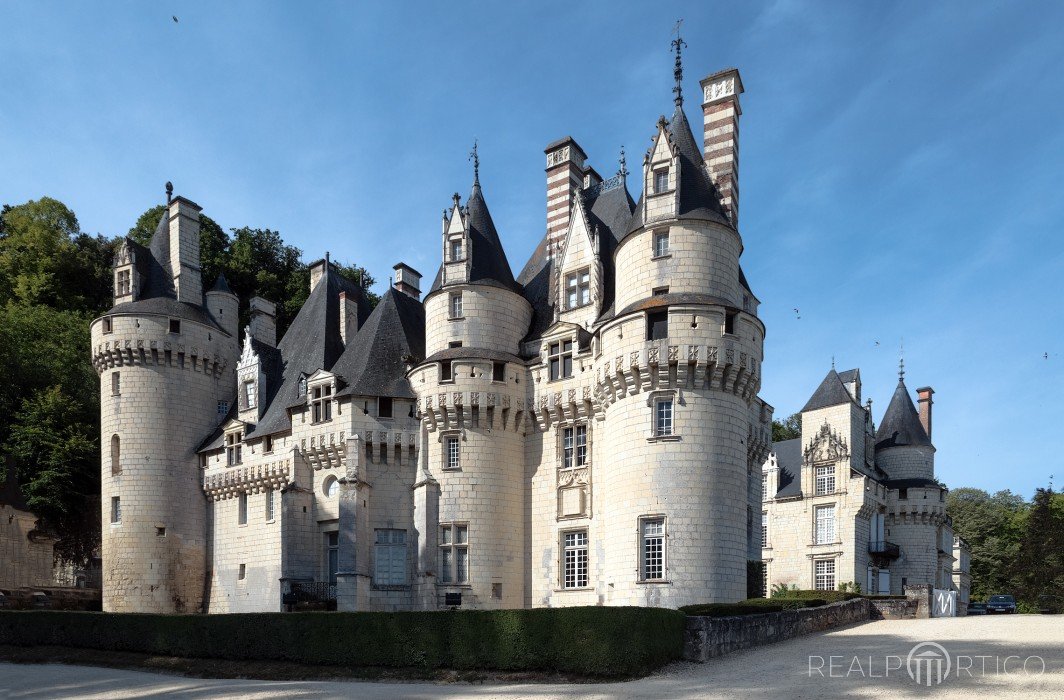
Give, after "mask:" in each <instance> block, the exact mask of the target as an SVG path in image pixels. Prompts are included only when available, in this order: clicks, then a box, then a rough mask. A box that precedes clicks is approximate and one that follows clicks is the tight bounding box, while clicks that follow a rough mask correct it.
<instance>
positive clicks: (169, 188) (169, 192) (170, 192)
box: [166, 180, 174, 204]
mask: <svg viewBox="0 0 1064 700" xmlns="http://www.w3.org/2000/svg"><path fill="white" fill-rule="evenodd" d="M173 196H174V183H172V182H170V181H169V180H167V181H166V203H167V204H169V203H170V200H171V199H172V198H173Z"/></svg>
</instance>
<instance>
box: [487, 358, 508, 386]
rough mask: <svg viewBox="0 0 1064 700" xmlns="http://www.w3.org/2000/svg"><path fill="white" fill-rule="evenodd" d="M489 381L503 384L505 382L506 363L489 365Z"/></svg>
mask: <svg viewBox="0 0 1064 700" xmlns="http://www.w3.org/2000/svg"><path fill="white" fill-rule="evenodd" d="M491 381H493V382H505V381H506V363H505V362H492V363H491Z"/></svg>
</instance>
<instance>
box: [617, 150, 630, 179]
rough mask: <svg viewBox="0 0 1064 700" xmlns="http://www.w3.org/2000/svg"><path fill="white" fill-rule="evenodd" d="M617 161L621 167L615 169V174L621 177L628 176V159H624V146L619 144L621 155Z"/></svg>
mask: <svg viewBox="0 0 1064 700" xmlns="http://www.w3.org/2000/svg"><path fill="white" fill-rule="evenodd" d="M617 162H618V163H620V164H621V169H620V170H618V171H617V174H618V175H620V176H621V177H627V176H628V161H627V160H626V159H625V156H624V146H621V157H620V159H619V160H618V161H617Z"/></svg>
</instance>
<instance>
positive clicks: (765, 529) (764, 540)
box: [761, 510, 768, 547]
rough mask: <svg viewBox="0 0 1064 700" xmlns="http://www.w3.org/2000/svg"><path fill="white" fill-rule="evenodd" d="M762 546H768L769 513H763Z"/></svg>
mask: <svg viewBox="0 0 1064 700" xmlns="http://www.w3.org/2000/svg"><path fill="white" fill-rule="evenodd" d="M761 546H762V547H767V546H768V511H767V510H763V511H761Z"/></svg>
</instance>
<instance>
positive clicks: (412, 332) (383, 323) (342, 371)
mask: <svg viewBox="0 0 1064 700" xmlns="http://www.w3.org/2000/svg"><path fill="white" fill-rule="evenodd" d="M424 354H425V307H424V306H422V305H421V302H420V301H418V300H417V299H414V298H413V297H411V296H408V295H406V294H404V293H402V292H400V291H398V290H397V289H395V288H394V287H393V288H391V289H389V290H388V291H387V292H385V293H384V296H383V297H381V300H380V302H379V303H378V304H377V308H375V309H374V310H373V313H371V314H370V315H369V318H368V319H367V320H366V325H364V326H362V327H361V328H359V330H358V333H356V334H355V337H354V339H353V340H352V341H351V342H350V343H348V344H347V347H346V348H345V349H344V352H343V354H341V355H340V359H338V360H337V361H336V364H335V365H333V368H332V372H333V373H334V374H338V375H340V376H341V377H343V378H344V379H345V380H346V381H347V386H346V387H345V388H344V389H341V390H340V391H338V392H337V395H338V396H350V395H354V396H392V397H396V398H403V399H415V398H417V396H416V394H414V390H413V388H412V387H411V386H410V382H409V381H408V380H407V378H406V362H405V361H404V358H406V357H412V358H414V362H415V363H417V362H418V361H420V360H421V358H422V356H423V355H424Z"/></svg>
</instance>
